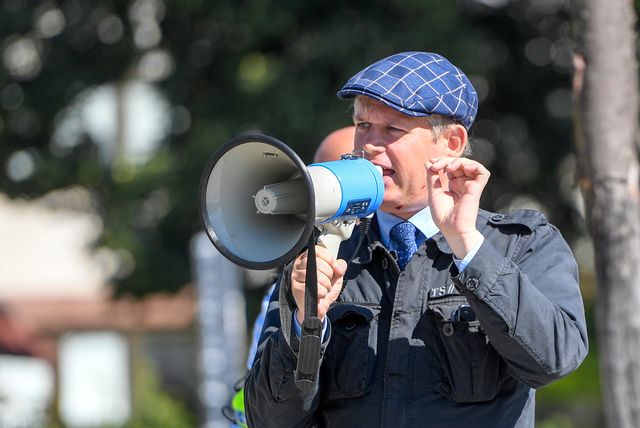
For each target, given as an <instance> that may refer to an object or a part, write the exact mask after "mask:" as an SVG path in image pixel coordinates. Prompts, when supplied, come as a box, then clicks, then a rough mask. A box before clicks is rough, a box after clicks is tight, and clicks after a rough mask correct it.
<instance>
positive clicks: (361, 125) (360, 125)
mask: <svg viewBox="0 0 640 428" xmlns="http://www.w3.org/2000/svg"><path fill="white" fill-rule="evenodd" d="M356 127H357V128H358V129H369V128H370V127H371V124H370V123H367V122H362V123H358V124H356Z"/></svg>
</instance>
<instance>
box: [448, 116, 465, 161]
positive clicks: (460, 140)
mask: <svg viewBox="0 0 640 428" xmlns="http://www.w3.org/2000/svg"><path fill="white" fill-rule="evenodd" d="M444 137H445V138H446V139H447V151H448V152H449V156H451V157H460V156H461V155H462V153H464V148H465V147H466V145H467V143H468V140H469V135H468V134H467V129H466V128H465V127H464V126H462V125H460V124H459V123H456V124H454V125H450V126H449V127H448V128H447V130H446V131H445V132H444Z"/></svg>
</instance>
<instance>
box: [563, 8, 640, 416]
mask: <svg viewBox="0 0 640 428" xmlns="http://www.w3.org/2000/svg"><path fill="white" fill-rule="evenodd" d="M573 12H574V30H575V35H576V41H577V53H576V56H575V61H574V64H575V70H574V73H575V74H574V82H573V83H574V97H575V103H576V109H575V112H576V116H575V142H576V149H577V153H578V165H579V173H580V187H581V190H582V194H583V196H584V199H585V203H586V207H585V208H586V213H587V222H588V227H589V231H590V233H591V236H592V238H593V243H594V247H595V264H596V277H597V283H598V287H597V290H598V293H597V294H598V295H597V301H596V334H597V340H598V347H599V351H600V372H601V377H602V384H603V396H604V411H605V420H606V423H607V426H608V427H611V428H614V427H615V428H626V427H629V428H637V427H640V194H639V190H638V184H639V182H638V153H637V142H638V141H637V139H638V70H637V60H636V37H635V31H634V25H635V22H636V14H635V11H634V8H633V2H632V1H617V0H576V1H574V4H573Z"/></svg>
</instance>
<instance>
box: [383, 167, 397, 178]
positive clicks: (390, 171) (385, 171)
mask: <svg viewBox="0 0 640 428" xmlns="http://www.w3.org/2000/svg"><path fill="white" fill-rule="evenodd" d="M393 174H395V170H393V169H391V168H382V176H383V177H388V176H390V175H393Z"/></svg>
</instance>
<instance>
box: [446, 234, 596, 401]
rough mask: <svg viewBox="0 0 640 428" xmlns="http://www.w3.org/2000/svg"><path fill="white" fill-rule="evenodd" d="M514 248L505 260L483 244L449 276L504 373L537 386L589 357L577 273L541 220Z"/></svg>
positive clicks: (564, 249)
mask: <svg viewBox="0 0 640 428" xmlns="http://www.w3.org/2000/svg"><path fill="white" fill-rule="evenodd" d="M485 238H487V237H486V236H485ZM515 248H516V249H515V250H512V251H511V253H512V254H513V256H512V257H511V258H508V257H505V256H504V255H503V253H501V252H500V251H498V250H497V249H496V247H495V246H494V244H493V243H492V240H491V239H485V241H484V243H483V244H482V246H481V247H480V249H479V250H478V252H477V253H476V255H475V257H474V258H473V259H472V260H471V262H470V263H469V264H468V265H467V267H466V269H465V270H464V271H463V272H462V273H460V274H459V275H457V276H455V274H457V271H456V272H452V273H454V282H455V283H456V285H457V286H458V288H459V289H460V290H461V292H462V293H463V294H464V295H465V297H466V298H467V300H468V301H469V304H470V305H471V307H472V308H473V309H474V311H475V313H476V315H477V317H478V319H479V321H480V323H481V325H482V327H483V329H484V331H485V333H486V335H487V338H488V340H489V343H491V345H492V346H493V347H494V348H495V349H496V351H497V352H498V353H499V354H500V355H501V356H502V357H503V358H504V360H505V361H506V363H507V365H508V367H509V371H510V373H511V374H512V375H513V376H514V377H516V378H517V379H520V380H521V381H523V382H525V383H527V384H528V385H530V386H531V387H533V388H538V387H540V386H543V385H546V384H548V383H550V382H552V381H554V380H557V379H559V378H561V377H563V376H565V375H567V374H569V373H571V372H572V371H573V370H575V369H576V368H577V367H578V366H579V365H580V363H581V362H582V360H583V359H584V358H585V356H586V354H587V349H588V343H587V330H586V321H585V316H584V306H583V301H582V296H581V294H580V288H579V284H578V268H577V264H576V262H575V260H574V258H573V255H572V253H571V250H570V249H569V246H568V244H567V243H566V242H565V240H564V239H563V238H562V236H561V235H560V232H559V231H558V230H557V229H556V228H555V227H554V226H552V225H550V224H546V222H545V224H542V225H539V226H538V227H535V228H534V229H533V230H532V231H531V233H530V234H524V235H522V236H520V237H518V239H517V242H516V243H515ZM454 270H455V268H454Z"/></svg>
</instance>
